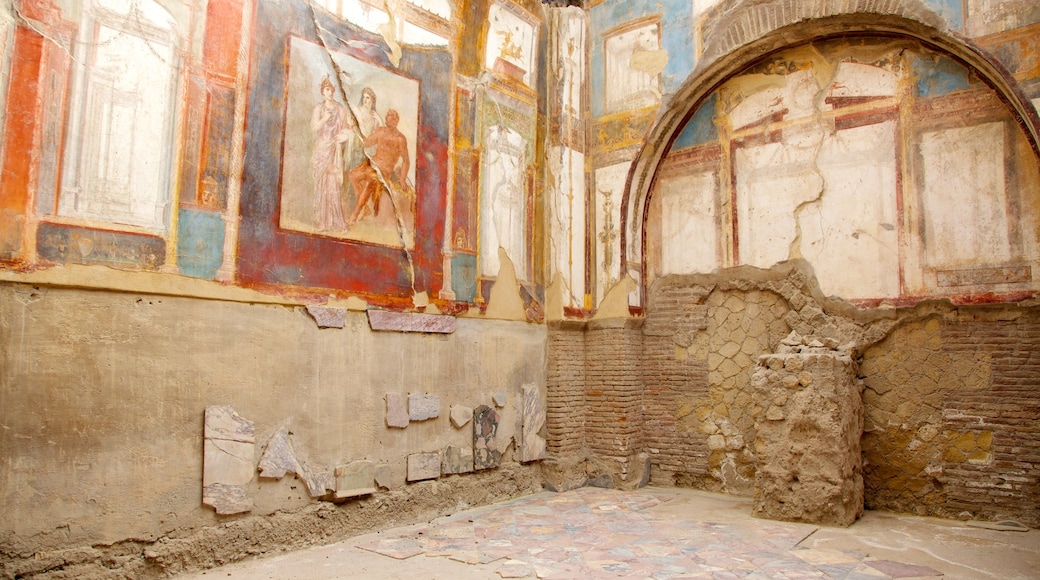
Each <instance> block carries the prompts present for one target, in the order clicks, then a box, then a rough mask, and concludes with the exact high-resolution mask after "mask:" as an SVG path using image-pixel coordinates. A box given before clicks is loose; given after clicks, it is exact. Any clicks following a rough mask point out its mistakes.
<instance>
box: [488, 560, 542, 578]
mask: <svg viewBox="0 0 1040 580" xmlns="http://www.w3.org/2000/svg"><path fill="white" fill-rule="evenodd" d="M495 573H496V574H498V575H499V576H501V577H503V578H525V577H527V576H533V575H534V566H531V565H530V564H528V563H527V562H523V561H521V560H506V561H505V562H504V563H503V564H502V565H501V566H499V567H498V569H497V570H495Z"/></svg>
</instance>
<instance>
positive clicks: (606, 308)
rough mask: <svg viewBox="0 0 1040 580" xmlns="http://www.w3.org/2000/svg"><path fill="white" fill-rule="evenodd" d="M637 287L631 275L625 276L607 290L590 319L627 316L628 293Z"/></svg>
mask: <svg viewBox="0 0 1040 580" xmlns="http://www.w3.org/2000/svg"><path fill="white" fill-rule="evenodd" d="M637 287H638V286H637V285H636V281H635V280H634V279H633V278H632V277H631V276H625V277H624V278H623V279H622V280H621V281H620V282H618V283H617V284H614V286H612V287H611V288H610V290H608V291H607V293H606V295H605V296H604V297H603V301H602V302H600V304H599V309H598V310H597V311H596V315H595V316H593V317H592V319H593V320H603V319H606V318H628V317H629V310H628V295H629V293H631V292H632V291H634V290H635V289H636V288H637Z"/></svg>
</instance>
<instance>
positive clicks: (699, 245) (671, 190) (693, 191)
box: [657, 171, 719, 275]
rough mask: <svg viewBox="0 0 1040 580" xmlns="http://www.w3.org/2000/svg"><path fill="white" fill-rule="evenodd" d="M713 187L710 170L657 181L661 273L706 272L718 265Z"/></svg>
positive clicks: (716, 185) (713, 181)
mask: <svg viewBox="0 0 1040 580" xmlns="http://www.w3.org/2000/svg"><path fill="white" fill-rule="evenodd" d="M717 191H718V178H717V176H716V174H715V172H714V171H705V172H702V173H697V174H694V175H689V176H683V177H678V178H672V179H665V180H662V181H661V182H660V183H659V184H658V191H657V195H659V196H661V272H662V274H664V275H668V274H698V273H708V272H712V271H714V270H715V269H716V268H718V267H719V262H718V257H717V250H718V242H717V239H718V232H717V227H716V225H715V214H716V210H715V196H716V194H717Z"/></svg>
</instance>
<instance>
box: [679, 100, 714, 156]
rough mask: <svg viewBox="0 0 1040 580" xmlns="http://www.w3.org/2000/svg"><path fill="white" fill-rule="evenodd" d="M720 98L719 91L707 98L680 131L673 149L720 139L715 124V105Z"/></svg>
mask: <svg viewBox="0 0 1040 580" xmlns="http://www.w3.org/2000/svg"><path fill="white" fill-rule="evenodd" d="M718 100H719V97H718V94H717V93H712V94H711V96H709V97H708V98H707V99H705V101H704V103H703V104H702V105H701V106H700V108H699V109H697V112H695V113H694V114H693V117H690V120H689V121H688V122H687V123H686V126H685V127H683V129H682V132H681V133H679V137H678V138H677V139H676V140H675V143H674V144H673V145H672V149H684V148H687V147H693V146H695V145H701V144H703V143H710V142H712V141H717V140H718V138H719V129H718V127H716V126H715V105H716V103H717V101H718Z"/></svg>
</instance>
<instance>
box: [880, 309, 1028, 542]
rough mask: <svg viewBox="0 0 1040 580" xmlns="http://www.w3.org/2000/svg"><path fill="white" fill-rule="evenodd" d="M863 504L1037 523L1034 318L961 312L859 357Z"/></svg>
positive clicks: (915, 326) (894, 335) (920, 323)
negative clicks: (863, 428)
mask: <svg viewBox="0 0 1040 580" xmlns="http://www.w3.org/2000/svg"><path fill="white" fill-rule="evenodd" d="M861 373H862V374H863V375H864V376H865V382H866V384H867V390H866V392H865V393H864V399H865V401H866V404H867V427H866V430H867V432H866V433H865V435H864V438H863V443H864V457H865V460H866V465H865V468H864V472H865V475H866V487H867V506H868V507H871V508H875V509H888V510H894V511H903V512H913V513H918V514H922V515H935V516H941V517H953V518H978V519H995V518H1013V519H1017V520H1019V521H1022V522H1023V523H1026V524H1028V525H1031V526H1033V527H1037V526H1040V503H1038V498H1040V484H1038V479H1040V312H1038V311H1037V309H1035V308H1033V309H1017V308H1014V307H1010V306H1009V307H994V308H983V307H974V308H973V307H961V308H959V309H957V310H955V311H952V312H950V313H947V314H946V316H943V317H931V318H928V319H926V320H916V321H911V322H908V323H907V324H905V325H901V326H899V327H898V328H896V329H894V330H893V331H892V332H891V333H890V335H889V336H888V337H886V339H885V340H884V341H882V342H880V343H879V344H877V345H876V346H875V347H873V348H871V349H869V350H867V351H866V353H865V354H864V358H863V363H862V365H861Z"/></svg>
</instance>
